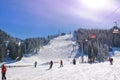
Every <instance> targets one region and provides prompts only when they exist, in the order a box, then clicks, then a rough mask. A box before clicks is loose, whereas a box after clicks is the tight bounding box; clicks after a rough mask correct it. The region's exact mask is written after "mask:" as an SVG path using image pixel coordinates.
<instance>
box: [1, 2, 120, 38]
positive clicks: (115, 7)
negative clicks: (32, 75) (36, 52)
mask: <svg viewBox="0 0 120 80" xmlns="http://www.w3.org/2000/svg"><path fill="white" fill-rule="evenodd" d="M119 5H120V1H119V0H100V1H96V0H91V1H89V0H75V1H74V0H70V1H68V0H61V1H56V0H44V1H42V0H34V1H32V0H25V1H24V0H17V1H16V0H10V1H8V0H1V1H0V11H1V13H0V29H2V30H3V31H5V32H7V33H8V34H10V35H11V36H13V37H17V38H20V39H26V38H32V37H46V36H48V35H54V34H58V33H69V32H71V33H72V32H73V31H74V30H76V29H79V28H85V29H95V28H96V29H110V28H112V27H113V26H114V25H115V24H114V22H115V21H117V22H118V26H119V21H120V19H119V18H120V17H119V16H120V6H119Z"/></svg>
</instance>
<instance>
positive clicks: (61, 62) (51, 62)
mask: <svg viewBox="0 0 120 80" xmlns="http://www.w3.org/2000/svg"><path fill="white" fill-rule="evenodd" d="M52 66H53V61H52V60H51V61H50V67H49V69H51V68H52ZM60 67H63V61H62V60H60Z"/></svg>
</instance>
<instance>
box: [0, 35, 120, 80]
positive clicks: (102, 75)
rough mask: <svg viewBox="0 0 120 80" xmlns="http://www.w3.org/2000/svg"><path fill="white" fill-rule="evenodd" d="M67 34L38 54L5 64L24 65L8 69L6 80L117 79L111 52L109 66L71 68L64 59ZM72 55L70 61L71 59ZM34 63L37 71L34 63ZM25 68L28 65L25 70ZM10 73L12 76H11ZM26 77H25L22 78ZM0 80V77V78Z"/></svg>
mask: <svg viewBox="0 0 120 80" xmlns="http://www.w3.org/2000/svg"><path fill="white" fill-rule="evenodd" d="M71 37H72V36H71V35H65V36H60V37H57V38H55V39H53V40H51V41H50V43H49V44H48V45H46V46H44V47H43V48H42V50H40V51H39V53H38V54H36V55H34V56H31V57H24V58H22V60H21V61H18V62H15V63H11V64H6V65H7V66H10V65H11V66H16V65H24V66H23V67H11V68H8V70H7V75H6V76H7V79H9V80H120V79H119V75H120V64H119V63H120V57H119V56H117V55H118V54H119V52H118V51H117V52H115V55H116V57H114V58H113V59H114V62H113V65H110V63H109V61H106V62H101V63H93V64H89V63H79V59H77V64H76V65H73V64H72V61H71V60H68V57H69V56H70V55H71V54H70V52H71V51H72V44H73V41H72V40H71ZM75 55H76V52H74V53H73V56H72V58H71V59H73V58H74V56H75ZM51 59H52V60H53V68H52V69H51V70H49V69H48V68H49V62H50V60H51ZM60 59H62V60H63V63H64V67H62V68H60V67H59V60H60ZM35 61H37V62H38V65H37V68H34V62H35ZM25 65H28V66H26V67H25ZM13 74H14V75H13ZM26 74H27V75H26ZM0 77H1V75H0Z"/></svg>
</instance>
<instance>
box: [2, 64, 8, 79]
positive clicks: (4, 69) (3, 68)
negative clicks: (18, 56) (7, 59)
mask: <svg viewBox="0 0 120 80" xmlns="http://www.w3.org/2000/svg"><path fill="white" fill-rule="evenodd" d="M6 71H7V69H6V67H5V66H4V64H3V65H2V68H1V73H2V80H6V76H5V74H6Z"/></svg>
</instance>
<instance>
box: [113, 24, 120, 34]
mask: <svg viewBox="0 0 120 80" xmlns="http://www.w3.org/2000/svg"><path fill="white" fill-rule="evenodd" d="M115 24H116V26H114V27H113V31H112V33H113V34H118V33H120V31H119V28H118V27H117V22H115Z"/></svg>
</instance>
